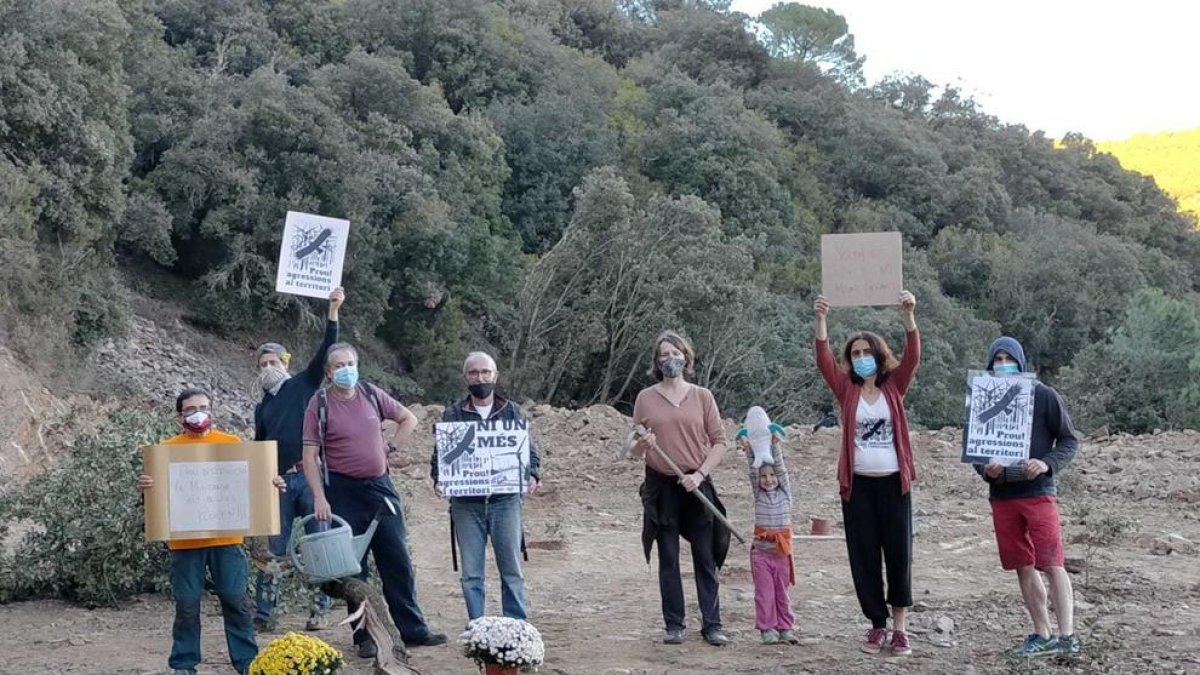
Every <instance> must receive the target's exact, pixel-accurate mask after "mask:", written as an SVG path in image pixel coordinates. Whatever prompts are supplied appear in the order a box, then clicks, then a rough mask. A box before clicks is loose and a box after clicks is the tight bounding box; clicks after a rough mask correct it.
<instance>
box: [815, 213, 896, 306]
mask: <svg viewBox="0 0 1200 675" xmlns="http://www.w3.org/2000/svg"><path fill="white" fill-rule="evenodd" d="M902 251H903V248H902V246H901V242H900V233H899V232H869V233H863V234H823V235H821V294H822V295H824V296H825V298H826V299H827V300H829V304H830V305H832V306H834V307H852V306H856V305H896V304H899V302H900V292H901V290H903V288H904V255H903V252H902Z"/></svg>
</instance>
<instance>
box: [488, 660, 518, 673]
mask: <svg viewBox="0 0 1200 675" xmlns="http://www.w3.org/2000/svg"><path fill="white" fill-rule="evenodd" d="M483 672H484V675H517V673H518V671H517V667H516V666H501V665H497V664H495V663H485V664H484V665H483Z"/></svg>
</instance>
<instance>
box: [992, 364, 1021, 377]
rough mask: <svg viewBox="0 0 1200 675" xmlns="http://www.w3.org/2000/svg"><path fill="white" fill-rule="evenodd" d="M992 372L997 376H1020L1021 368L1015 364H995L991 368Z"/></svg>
mask: <svg viewBox="0 0 1200 675" xmlns="http://www.w3.org/2000/svg"><path fill="white" fill-rule="evenodd" d="M992 372H993V373H995V374H997V375H1020V374H1021V367H1020V366H1018V365H1017V364H1015V363H997V364H994V365H993V366H992Z"/></svg>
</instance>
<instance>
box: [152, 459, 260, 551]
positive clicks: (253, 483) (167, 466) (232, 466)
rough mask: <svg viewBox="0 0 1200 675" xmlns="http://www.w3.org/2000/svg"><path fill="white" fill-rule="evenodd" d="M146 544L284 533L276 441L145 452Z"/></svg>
mask: <svg viewBox="0 0 1200 675" xmlns="http://www.w3.org/2000/svg"><path fill="white" fill-rule="evenodd" d="M142 456H143V469H142V472H143V473H145V474H146V475H148V476H150V477H152V478H154V487H152V488H150V489H149V490H146V493H145V495H146V539H148V540H150V541H166V540H169V539H207V538H210V537H236V536H244V537H257V536H262V535H270V534H279V492H278V491H277V490H276V489H275V486H274V485H272V483H271V481H272V480H273V479H274V478H275V475H276V474H277V473H278V472H277V471H276V469H277V462H278V460H277V457H278V454H277V452H276V448H275V441H263V442H246V443H184V444H179V445H150V446H147V447H145V448H143V449H142Z"/></svg>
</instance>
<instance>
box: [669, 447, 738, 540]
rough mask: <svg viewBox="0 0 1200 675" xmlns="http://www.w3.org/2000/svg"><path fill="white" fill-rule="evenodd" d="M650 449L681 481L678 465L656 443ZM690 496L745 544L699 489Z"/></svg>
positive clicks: (731, 524) (680, 470) (726, 519)
mask: <svg viewBox="0 0 1200 675" xmlns="http://www.w3.org/2000/svg"><path fill="white" fill-rule="evenodd" d="M650 447H652V448H654V450H655V451H656V452H658V456H659V457H662V459H663V461H664V462H666V463H667V465H668V466H670V467H671V470H672V471H674V472H675V475H676V476H678V477H679V480H681V481H682V480H683V476H684V473H683V469H680V468H679V465H678V464H676V463H675V460H673V459H671V458H670V457H669V456H667V453H665V452H663V449H662V448H660V447H658V443H657V442H655V443H651V444H650ZM692 494H694V495H696V498H697V499H699V500H700V503H701V504H704V507H705V508H707V509H708V512H709V513H711V514H713V515H714V516H716V517H717V520H720V521H721V522H722V523H724V525H725V527H727V528H729V533H730V534H732V535H733V536H734V537H735V538H736V539H737V540H738V541H739V542H741V543H742V544H743V545H744V544H745V543H746V540H745V539H744V538H742V535H740V534H738V531H737V530H735V529H733V523H731V522H729V519H728V518H726V517H725V514H724V513H721V512H720V511H719V510H718V509H717V507H715V506H713V503H712V502H710V501H708V497H705V496H704V493H703V492H701V491H700V488H699V487H697V488H696V489H695V490H692Z"/></svg>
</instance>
